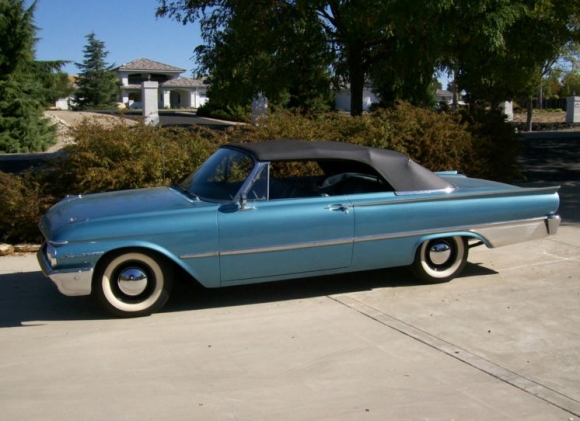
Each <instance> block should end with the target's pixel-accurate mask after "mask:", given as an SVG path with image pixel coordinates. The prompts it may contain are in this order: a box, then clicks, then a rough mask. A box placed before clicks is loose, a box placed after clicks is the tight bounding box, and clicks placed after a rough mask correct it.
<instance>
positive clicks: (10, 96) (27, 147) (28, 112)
mask: <svg viewBox="0 0 580 421" xmlns="http://www.w3.org/2000/svg"><path fill="white" fill-rule="evenodd" d="M24 3H25V2H24V0H0V33H1V34H5V35H3V36H2V37H1V39H0V151H1V152H31V151H41V150H43V149H45V148H46V147H47V146H48V145H49V144H50V143H52V142H53V141H54V128H53V127H52V126H51V125H50V124H49V122H48V120H46V119H45V118H44V117H43V106H44V105H45V104H46V100H47V96H48V92H49V90H48V89H47V85H45V84H43V82H42V80H43V79H44V80H45V81H46V80H49V79H51V77H52V76H51V75H50V73H49V72H47V71H46V67H44V66H42V65H40V63H39V62H35V61H34V51H35V50H34V45H35V42H36V38H35V34H36V27H35V26H34V24H33V16H34V10H35V7H36V2H33V3H32V5H31V6H30V7H28V8H26V7H25V6H24ZM61 65H62V62H52V64H51V66H52V69H53V70H58V69H60V66H61Z"/></svg>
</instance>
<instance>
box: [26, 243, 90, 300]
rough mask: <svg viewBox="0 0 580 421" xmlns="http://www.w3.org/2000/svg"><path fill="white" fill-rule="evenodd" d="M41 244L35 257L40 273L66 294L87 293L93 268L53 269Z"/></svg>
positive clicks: (88, 292)
mask: <svg viewBox="0 0 580 421" xmlns="http://www.w3.org/2000/svg"><path fill="white" fill-rule="evenodd" d="M45 249H46V246H43V247H41V248H40V250H38V253H36V258H37V259H38V263H39V264H40V268H41V269H42V273H44V275H45V276H48V277H49V278H50V279H51V280H52V282H54V283H55V284H56V286H57V288H58V290H59V291H60V292H61V293H62V294H64V295H68V296H77V295H89V294H90V293H91V283H92V280H93V268H91V267H87V268H74V269H62V270H55V269H53V268H52V266H51V265H50V263H49V261H48V259H47V257H46V252H45Z"/></svg>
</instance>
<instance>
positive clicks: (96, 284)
mask: <svg viewBox="0 0 580 421" xmlns="http://www.w3.org/2000/svg"><path fill="white" fill-rule="evenodd" d="M171 269H172V267H171V265H169V264H168V263H167V262H166V260H165V259H164V258H162V257H161V256H157V255H156V254H154V253H150V252H146V251H142V250H125V251H123V252H120V253H117V254H114V255H110V256H106V257H105V258H104V259H103V261H101V262H99V264H98V266H97V269H96V270H95V274H94V277H93V295H94V297H95V299H96V300H97V302H98V303H99V304H100V305H101V306H102V307H103V308H104V309H105V310H106V311H108V312H109V313H111V314H113V315H115V316H118V317H139V316H147V315H150V314H151V313H155V312H156V311H159V310H160V309H161V307H163V305H164V304H165V303H166V302H167V300H168V298H169V295H170V293H171V287H172V283H173V282H172V270H171Z"/></svg>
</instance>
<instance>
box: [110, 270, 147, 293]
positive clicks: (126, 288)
mask: <svg viewBox="0 0 580 421" xmlns="http://www.w3.org/2000/svg"><path fill="white" fill-rule="evenodd" d="M117 283H118V285H119V289H120V290H121V292H123V294H126V295H129V296H131V297H135V296H137V295H139V294H141V293H142V292H143V291H145V288H147V274H146V273H145V272H143V271H142V270H141V269H138V268H127V269H125V270H123V271H122V272H121V273H120V274H119V279H118V280H117Z"/></svg>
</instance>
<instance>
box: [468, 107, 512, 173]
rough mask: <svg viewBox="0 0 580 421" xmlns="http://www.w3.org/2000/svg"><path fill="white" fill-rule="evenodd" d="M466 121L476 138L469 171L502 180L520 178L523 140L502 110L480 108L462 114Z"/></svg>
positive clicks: (474, 138)
mask: <svg viewBox="0 0 580 421" xmlns="http://www.w3.org/2000/svg"><path fill="white" fill-rule="evenodd" d="M463 120H464V122H466V123H467V125H466V127H467V130H468V131H469V132H470V133H471V136H472V139H473V151H472V156H471V159H469V160H468V167H469V170H468V171H467V172H468V174H469V175H470V176H472V177H480V178H487V179H491V180H495V181H503V182H512V181H513V180H514V179H517V178H521V173H520V167H519V164H518V160H517V157H518V153H519V152H520V148H521V142H520V139H519V137H518V134H517V133H516V131H515V129H514V127H513V125H511V124H509V123H506V122H505V117H504V116H503V115H502V114H501V113H500V112H489V111H485V110H481V109H479V110H477V109H476V110H472V111H471V112H470V113H469V114H466V113H465V114H463Z"/></svg>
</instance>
